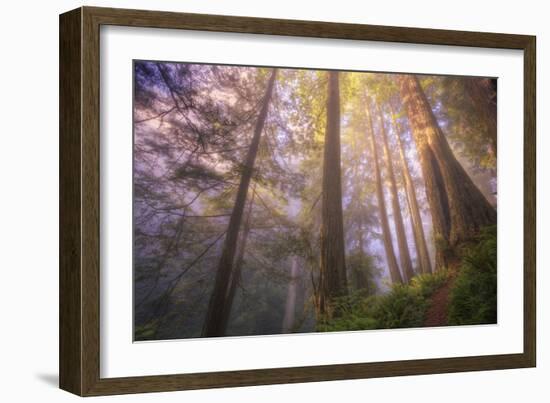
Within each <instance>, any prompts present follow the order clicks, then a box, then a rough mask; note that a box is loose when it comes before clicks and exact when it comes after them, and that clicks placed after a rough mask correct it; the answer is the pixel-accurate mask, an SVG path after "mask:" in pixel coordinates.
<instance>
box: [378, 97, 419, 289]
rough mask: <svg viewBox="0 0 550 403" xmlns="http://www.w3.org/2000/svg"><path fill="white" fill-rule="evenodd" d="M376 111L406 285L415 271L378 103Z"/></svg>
mask: <svg viewBox="0 0 550 403" xmlns="http://www.w3.org/2000/svg"><path fill="white" fill-rule="evenodd" d="M376 110H377V112H378V119H379V121H380V131H381V133H382V143H383V145H384V157H385V160H386V167H387V170H388V177H389V180H390V194H391V203H392V211H393V222H394V225H395V233H396V235H397V246H398V248H399V261H400V263H401V271H402V273H403V276H404V277H405V278H404V280H405V282H406V283H408V282H409V281H411V279H412V278H413V277H414V271H413V267H412V263H411V255H410V253H409V244H408V243H407V236H406V234H405V225H403V216H402V215H401V205H400V203H399V195H398V193H397V184H396V183H395V173H394V171H393V162H392V158H391V154H390V147H389V145H388V134H387V133H386V128H385V126H384V117H383V116H382V111H381V110H380V106H379V105H378V103H377V104H376Z"/></svg>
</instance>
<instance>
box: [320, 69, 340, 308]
mask: <svg viewBox="0 0 550 403" xmlns="http://www.w3.org/2000/svg"><path fill="white" fill-rule="evenodd" d="M321 215H322V222H321V270H320V279H319V303H318V308H319V313H320V314H321V315H326V314H330V309H329V308H330V301H331V299H333V298H334V297H338V296H342V295H346V294H347V278H346V265H345V254H344V224H343V215H342V185H341V172H340V87H339V77H338V72H336V71H330V72H329V73H328V96H327V124H326V131H325V147H324V157H323V195H322V207H321Z"/></svg>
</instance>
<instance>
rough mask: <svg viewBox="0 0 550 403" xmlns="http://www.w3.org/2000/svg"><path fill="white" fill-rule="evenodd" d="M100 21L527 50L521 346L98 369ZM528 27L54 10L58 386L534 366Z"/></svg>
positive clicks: (97, 389)
mask: <svg viewBox="0 0 550 403" xmlns="http://www.w3.org/2000/svg"><path fill="white" fill-rule="evenodd" d="M101 25H119V26H131V27H149V28H171V29H185V30H201V31H215V32H222V33H252V34H268V35H285V36H301V37H315V38H334V39H352V40H358V41H365V40H368V41H381V42H400V43H414V44H433V45H449V46H468V47H472V46H473V47H482V48H498V49H519V50H523V52H524V100H523V102H524V161H525V167H524V268H523V275H524V307H523V309H524V328H523V340H524V348H523V353H521V354H504V355H490V356H468V357H456V358H437V359H420V360H406V361H391V362H373V363H359V364H357V363H354V364H342V365H322V366H306V367H291V368H276V369H254V370H239V371H228V372H210V373H193V374H174V375H158V376H139V377H127V378H101V377H100V369H99V368H100V354H99V353H100V345H99V344H100V337H99V334H100V315H99V301H100V299H99V290H100V279H99V245H100V230H99V228H100V226H99V219H100V211H99V205H100V198H99V186H100V172H99V158H100V147H99V130H100V127H99V113H100V112H99V111H100V105H99V88H100V87H99V86H100V85H99V72H100V62H99V60H100V58H99V54H100V49H99V46H100V45H99V44H100V41H99V35H100V26H101ZM535 54H536V50H535V37H534V36H527V35H510V34H496V33H482V32H461V31H447V30H435V29H419V28H402V27H389V26H373V25H355V24H339V23H328V22H312V21H294V20H277V19H264V18H250V17H228V16H218V15H200V14H184V13H171V12H158V11H142V10H122V9H109V8H95V7H81V8H78V9H76V10H73V11H69V12H67V13H65V14H62V15H61V16H60V276H59V279H60V294H59V299H60V344H59V352H60V356H59V357H60V358H59V360H60V387H61V388H62V389H64V390H67V391H69V392H72V393H75V394H77V395H80V396H94V395H111V394H121V393H140V392H160V391H170V390H186V389H199V388H217V387H232V386H248V385H263V384H278V383H296V382H314V381H327V380H342V379H357V378H371V377H373V378H374V377H387V376H401V375H416V374H435V373H448V372H459V371H480V370H496V369H507V368H525V367H533V366H535V363H536V347H535V346H536V312H535V301H536V296H535V254H536V245H535V243H536V219H535V203H536V173H535V167H536V162H535V154H536V149H535V120H536V119H535V111H536V105H535V99H536V95H535V89H536V85H535V83H536V81H535V80H536V79H535V74H536V73H535V60H536V56H535Z"/></svg>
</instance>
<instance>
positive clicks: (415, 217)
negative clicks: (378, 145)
mask: <svg viewBox="0 0 550 403" xmlns="http://www.w3.org/2000/svg"><path fill="white" fill-rule="evenodd" d="M392 121H393V126H394V128H395V137H396V138H397V144H398V146H399V155H400V157H401V173H402V176H403V179H404V181H405V190H406V193H407V204H408V207H409V213H410V214H409V215H410V217H411V225H412V228H413V234H414V241H415V246H416V254H417V256H418V263H419V266H420V270H421V271H422V273H431V272H432V263H431V261H430V254H429V253H428V245H427V243H426V236H425V234H424V225H423V224H422V216H421V215H420V208H419V207H418V200H417V198H416V189H415V186H414V182H413V180H412V177H411V171H410V170H409V164H408V163H407V158H406V156H405V148H404V147H403V142H402V141H401V133H402V130H401V125H400V124H399V122H398V121H397V119H396V118H395V114H394V112H393V110H392Z"/></svg>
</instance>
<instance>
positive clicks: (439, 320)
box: [424, 277, 454, 327]
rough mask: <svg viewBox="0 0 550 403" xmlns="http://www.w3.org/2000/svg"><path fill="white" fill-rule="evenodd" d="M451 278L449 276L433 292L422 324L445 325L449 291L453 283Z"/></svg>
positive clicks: (431, 325)
mask: <svg viewBox="0 0 550 403" xmlns="http://www.w3.org/2000/svg"><path fill="white" fill-rule="evenodd" d="M453 280H454V277H451V278H449V280H447V282H446V283H445V284H443V285H442V286H441V287H440V288H439V289H438V290H437V291H436V292H434V293H433V295H432V298H431V303H430V307H429V308H428V311H427V312H426V318H425V319H424V326H429V327H434V326H446V325H447V312H448V308H449V293H450V291H451V287H452V285H453Z"/></svg>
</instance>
